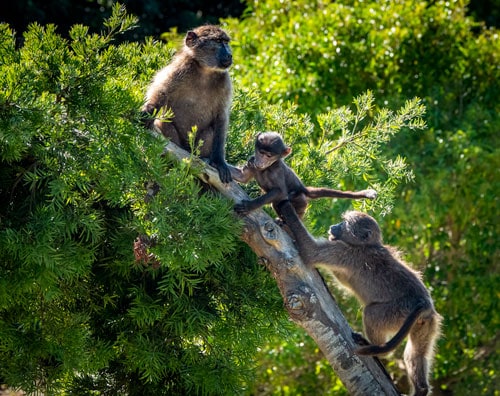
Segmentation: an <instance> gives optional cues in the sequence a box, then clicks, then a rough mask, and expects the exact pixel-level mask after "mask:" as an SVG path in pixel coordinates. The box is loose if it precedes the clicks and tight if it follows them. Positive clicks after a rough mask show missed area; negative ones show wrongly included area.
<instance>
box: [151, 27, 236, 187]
mask: <svg viewBox="0 0 500 396" xmlns="http://www.w3.org/2000/svg"><path fill="white" fill-rule="evenodd" d="M232 62H233V57H232V54H231V48H230V47H229V36H228V35H227V34H226V33H225V32H224V31H223V30H222V29H220V28H219V27H217V26H212V25H206V26H200V27H198V28H196V29H194V30H192V31H189V32H187V34H186V37H185V39H184V46H183V47H182V48H181V49H180V50H179V51H178V52H177V54H176V55H175V56H174V58H173V60H172V62H171V63H170V64H168V65H167V66H166V67H164V68H163V69H161V70H160V71H159V72H158V73H157V74H156V76H155V77H154V79H153V82H152V83H151V85H150V86H149V88H148V90H147V93H146V102H145V104H144V106H143V108H142V110H143V112H146V113H148V114H150V116H149V118H148V120H147V121H146V123H147V124H148V126H149V127H151V126H152V124H154V125H155V126H156V127H157V128H158V129H159V130H161V132H162V134H163V135H164V136H165V137H167V138H169V139H170V140H171V141H172V142H173V143H175V144H177V145H179V146H180V147H182V148H183V149H185V150H190V146H189V141H188V134H189V133H190V132H191V131H192V129H193V127H196V129H197V132H196V138H195V144H196V146H197V144H198V142H199V141H200V140H201V141H203V144H202V146H201V151H200V156H201V157H205V158H208V159H209V162H210V163H211V164H212V165H214V166H215V167H216V168H217V170H218V171H219V176H220V179H221V181H222V182H224V183H227V182H230V181H231V172H230V170H229V169H228V166H227V164H226V161H225V143H226V133H227V128H228V120H229V108H230V105H231V94H232V87H231V80H230V78H229V73H228V68H229V66H231V64H232ZM167 110H171V111H172V113H173V118H172V119H171V120H169V121H168V122H165V121H164V120H162V119H161V118H162V116H164V115H165V113H166V112H167ZM151 115H154V116H157V118H156V119H152V118H151ZM158 117H159V118H158Z"/></svg>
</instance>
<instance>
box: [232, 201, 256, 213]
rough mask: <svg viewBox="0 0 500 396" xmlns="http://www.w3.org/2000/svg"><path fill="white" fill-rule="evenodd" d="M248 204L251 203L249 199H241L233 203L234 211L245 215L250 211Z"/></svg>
mask: <svg viewBox="0 0 500 396" xmlns="http://www.w3.org/2000/svg"><path fill="white" fill-rule="evenodd" d="M250 204H251V203H250V201H248V200H243V201H241V202H240V203H237V204H236V205H234V211H235V212H236V213H238V214H241V215H246V214H248V213H250V212H251V211H252V208H251V205H250Z"/></svg>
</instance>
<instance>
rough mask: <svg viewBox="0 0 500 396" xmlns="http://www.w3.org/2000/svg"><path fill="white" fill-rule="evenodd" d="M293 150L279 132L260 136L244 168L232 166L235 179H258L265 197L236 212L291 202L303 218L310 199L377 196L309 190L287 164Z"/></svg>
mask: <svg viewBox="0 0 500 396" xmlns="http://www.w3.org/2000/svg"><path fill="white" fill-rule="evenodd" d="M291 152H292V149H291V148H290V147H288V146H286V145H285V143H284V142H283V139H282V138H281V136H280V135H279V134H277V133H276V132H265V133H259V134H258V135H257V138H256V139H255V154H254V155H253V157H252V158H250V160H249V161H248V162H247V163H246V165H245V166H244V167H243V168H241V169H240V168H235V167H230V169H231V174H232V177H233V179H234V180H236V181H238V182H240V183H248V182H249V181H250V180H251V179H255V180H256V181H257V183H258V184H259V186H260V188H262V190H264V192H265V194H263V195H261V196H260V197H258V198H256V199H253V200H251V201H248V200H244V201H241V202H239V203H237V204H236V205H235V207H234V208H235V210H236V212H238V213H240V214H246V213H248V212H250V211H252V210H256V209H258V208H260V207H261V206H264V205H266V204H270V203H271V204H272V205H273V208H274V209H275V210H276V212H277V213H278V215H279V211H278V210H277V208H276V205H277V204H278V203H279V202H281V201H283V200H286V199H289V200H290V201H291V202H292V204H293V206H294V208H295V210H296V212H297V214H298V215H299V216H300V217H302V216H303V215H304V213H305V211H306V208H307V205H308V201H309V199H316V198H326V197H330V198H352V199H360V198H370V199H374V198H375V197H376V196H377V193H376V191H375V190H363V191H355V192H351V191H339V190H333V189H331V188H323V187H306V186H304V184H303V183H302V181H301V180H300V179H299V177H298V176H297V175H296V174H295V172H294V171H293V170H292V169H291V168H290V167H288V166H287V164H285V162H284V161H283V159H284V158H286V157H287V156H288V155H289V154H290V153H291Z"/></svg>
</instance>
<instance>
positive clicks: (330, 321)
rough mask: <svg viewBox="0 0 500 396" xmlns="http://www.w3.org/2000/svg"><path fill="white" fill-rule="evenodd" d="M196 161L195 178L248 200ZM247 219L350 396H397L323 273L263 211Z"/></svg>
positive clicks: (286, 296)
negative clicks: (358, 341)
mask: <svg viewBox="0 0 500 396" xmlns="http://www.w3.org/2000/svg"><path fill="white" fill-rule="evenodd" d="M165 153H166V154H167V155H172V156H174V157H175V158H176V159H177V160H185V159H188V158H191V155H190V154H189V153H188V152H186V151H184V150H182V149H181V148H179V147H178V146H176V145H175V144H172V143H169V144H168V145H167V146H166V147H165ZM193 161H195V162H197V163H198V164H200V167H199V168H198V167H196V169H197V172H196V174H197V176H198V177H199V178H200V179H201V180H202V181H203V182H205V183H208V184H210V185H211V186H213V187H214V188H215V189H217V190H218V191H219V192H220V193H221V194H222V195H224V196H225V197H227V198H229V199H231V200H233V201H235V202H237V201H240V200H242V199H248V196H247V194H246V193H245V192H244V191H243V190H242V189H241V188H240V187H239V186H238V185H237V184H236V183H234V182H233V183H229V184H223V183H221V181H220V179H219V176H218V173H217V171H216V170H215V169H213V168H212V167H210V166H207V165H206V164H205V163H204V162H203V161H201V160H199V159H198V158H193ZM244 221H245V227H244V230H243V234H242V239H243V240H244V241H245V242H246V243H247V244H248V245H249V246H250V248H251V249H252V250H253V251H254V252H255V253H256V254H257V256H258V257H259V258H260V259H261V260H262V261H263V262H264V263H265V265H266V267H267V268H268V269H269V271H270V272H271V274H272V275H273V277H274V278H275V279H276V282H277V284H278V287H279V290H280V291H281V294H282V296H283V300H284V302H285V307H286V309H287V310H288V312H289V314H290V317H291V319H292V320H293V321H294V322H295V323H296V324H298V325H299V326H301V327H302V328H304V330H305V331H306V332H307V333H308V334H309V335H310V336H311V337H312V338H313V339H314V340H315V342H316V343H317V344H318V346H319V348H320V349H321V351H322V352H323V354H324V355H325V357H326V358H327V360H328V361H329V362H330V364H331V365H332V367H333V369H334V371H335V372H336V373H337V375H338V377H339V378H340V380H341V381H342V383H343V384H344V385H345V387H346V388H347V390H348V392H349V393H350V394H351V395H359V396H366V395H369V396H375V395H399V392H398V391H397V390H396V388H395V387H394V384H393V383H392V381H391V379H390V378H389V376H388V375H387V372H386V371H385V370H384V368H383V367H382V365H381V364H380V362H379V361H378V360H377V359H374V358H371V357H365V356H358V355H356V354H355V353H354V347H355V344H354V342H353V340H352V336H351V334H352V330H351V328H350V327H349V325H348V323H347V321H346V320H345V318H344V316H343V314H342V312H341V311H340V309H339V307H338V306H337V303H336V302H335V300H334V298H333V297H332V296H331V294H330V292H329V291H328V289H327V288H326V286H325V283H324V282H323V279H322V278H321V276H320V275H319V273H318V272H317V271H316V270H312V269H309V268H307V267H306V266H305V265H304V263H303V262H302V259H301V258H300V256H299V255H298V252H297V249H296V248H295V246H294V244H293V242H292V240H291V238H290V237H289V236H288V234H287V233H286V232H284V231H283V230H282V229H281V228H280V227H279V226H278V225H277V224H276V223H275V222H274V220H273V219H272V218H271V217H270V216H268V215H267V214H266V213H265V212H264V211H262V210H257V211H254V212H252V213H250V214H249V215H247V216H245V218H244Z"/></svg>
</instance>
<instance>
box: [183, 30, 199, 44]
mask: <svg viewBox="0 0 500 396" xmlns="http://www.w3.org/2000/svg"><path fill="white" fill-rule="evenodd" d="M197 38H198V36H197V35H196V33H195V32H193V31H192V30H190V31H189V32H187V33H186V38H185V40H184V41H185V43H186V45H187V46H188V47H193V46H194V44H195V43H196V39H197Z"/></svg>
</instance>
